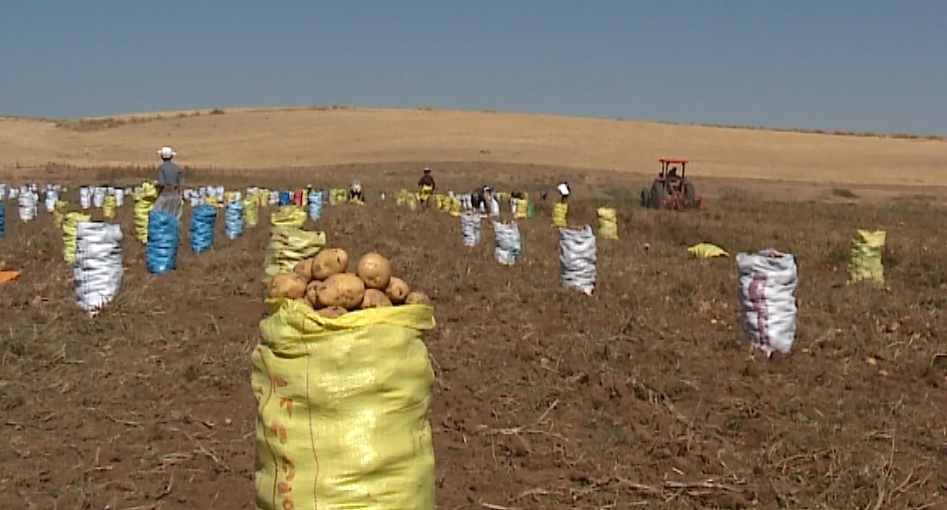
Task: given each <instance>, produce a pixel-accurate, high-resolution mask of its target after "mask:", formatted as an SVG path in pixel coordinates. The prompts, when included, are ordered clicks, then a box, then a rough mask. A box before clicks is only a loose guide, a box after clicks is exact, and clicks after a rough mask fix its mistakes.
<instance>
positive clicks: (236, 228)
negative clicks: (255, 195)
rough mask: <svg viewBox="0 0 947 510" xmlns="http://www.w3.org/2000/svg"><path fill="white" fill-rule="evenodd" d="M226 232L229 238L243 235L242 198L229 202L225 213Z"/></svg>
mask: <svg viewBox="0 0 947 510" xmlns="http://www.w3.org/2000/svg"><path fill="white" fill-rule="evenodd" d="M224 232H226V234H227V239H231V240H233V239H236V238H238V237H240V236H241V235H243V202H242V201H241V200H232V201H230V202H229V203H228V204H227V212H225V213H224Z"/></svg>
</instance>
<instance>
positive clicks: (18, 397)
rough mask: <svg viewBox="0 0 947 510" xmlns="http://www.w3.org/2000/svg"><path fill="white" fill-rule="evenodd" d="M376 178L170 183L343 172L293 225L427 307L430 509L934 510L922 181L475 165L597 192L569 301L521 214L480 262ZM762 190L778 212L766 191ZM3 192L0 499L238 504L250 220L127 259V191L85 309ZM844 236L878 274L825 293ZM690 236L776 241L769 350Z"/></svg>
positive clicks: (116, 176)
mask: <svg viewBox="0 0 947 510" xmlns="http://www.w3.org/2000/svg"><path fill="white" fill-rule="evenodd" d="M386 168H387V170H382V169H381V168H375V167H345V168H342V169H339V168H337V169H334V170H333V171H329V170H312V171H307V172H305V173H302V174H300V173H291V172H282V173H268V174H266V176H265V178H263V177H261V176H262V174H259V173H256V174H254V173H251V172H247V173H240V172H231V173H228V174H223V173H220V174H208V173H204V174H198V175H191V176H190V179H191V181H192V182H195V181H205V182H218V181H219V182H223V183H225V184H228V185H234V186H241V185H246V184H250V183H251V182H252V181H256V182H257V183H261V184H266V185H270V186H276V185H283V184H288V183H291V182H295V183H297V184H303V185H304V184H306V183H307V182H309V181H312V182H313V183H314V184H326V185H330V186H331V185H338V184H342V183H343V182H346V181H347V180H349V179H351V178H352V177H353V176H354V174H355V173H356V172H358V176H356V178H361V180H362V182H363V184H364V185H365V186H366V191H367V196H368V199H369V202H368V205H366V207H364V208H356V207H350V206H337V207H329V208H327V209H326V214H325V217H324V218H323V219H322V220H319V221H317V222H312V221H310V222H308V226H309V227H310V228H318V229H323V230H325V231H326V232H327V234H328V237H329V241H330V243H331V244H332V245H335V246H339V247H343V248H346V249H347V250H349V251H350V252H351V253H356V254H357V253H364V252H366V251H369V250H375V251H378V252H380V253H383V254H386V255H388V256H389V257H390V258H391V259H392V261H393V265H394V268H395V271H396V272H397V273H398V274H401V275H403V276H404V277H405V278H406V279H407V280H408V281H410V282H412V283H414V284H415V285H416V286H417V287H420V288H422V289H423V290H426V291H428V292H429V294H430V295H431V296H432V298H433V299H434V302H435V306H436V310H437V319H438V322H439V324H438V327H437V328H436V329H435V330H434V331H433V332H431V333H430V334H429V335H428V336H427V338H426V341H427V344H428V348H429V350H430V353H431V356H432V359H433V360H434V365H435V369H436V372H437V383H436V387H435V395H434V403H433V408H432V410H431V413H430V419H431V423H432V426H433V428H434V431H435V447H436V453H437V480H438V492H437V502H438V508H470V509H474V508H479V509H482V508H523V509H526V508H605V507H614V508H630V507H638V506H640V507H644V508H669V509H670V508H674V509H679V508H749V507H754V508H944V507H945V505H947V496H945V493H947V429H945V425H944V424H945V423H947V357H945V354H947V347H945V345H947V344H945V341H947V312H945V308H947V298H945V295H947V259H945V258H944V257H943V256H942V252H943V250H944V248H945V246H944V242H943V239H942V235H941V234H942V233H943V232H945V231H947V213H945V212H944V209H943V208H941V207H939V205H940V204H939V201H942V200H943V196H944V195H943V194H942V192H940V191H933V192H931V193H930V194H928V195H924V196H911V195H908V196H903V197H900V198H892V197H890V196H889V195H888V194H886V193H888V192H885V193H881V192H877V193H876V194H875V195H873V194H872V193H873V192H872V191H871V190H870V189H867V188H866V189H861V188H855V187H845V188H844V189H846V190H848V193H840V192H836V191H833V190H834V189H835V187H824V186H823V187H821V188H812V189H810V188H807V187H801V188H800V187H796V188H793V187H791V186H781V185H780V184H772V183H771V184H764V183H755V184H754V183H751V184H746V183H740V182H724V181H709V180H700V181H698V185H699V186H700V188H699V189H700V190H707V191H706V193H707V195H708V196H710V197H711V200H710V208H709V210H708V211H706V212H703V213H699V212H694V213H673V212H661V213H658V212H653V211H645V210H641V209H639V208H638V207H637V205H636V204H635V201H636V200H637V190H638V188H639V187H641V186H642V185H643V184H644V182H643V181H644V180H645V179H643V178H642V179H632V178H630V177H629V176H627V175H621V176H618V175H612V174H607V173H601V174H585V177H583V174H580V173H578V172H576V173H572V174H569V173H567V172H566V171H564V170H561V169H552V168H545V167H543V168H540V167H533V168H529V167H495V168H494V172H493V174H492V175H494V177H492V178H491V180H492V181H493V182H494V183H499V184H500V185H501V186H502V187H505V188H510V187H514V186H516V187H520V188H522V189H525V190H527V191H533V192H535V191H537V190H539V189H549V190H551V189H552V186H551V184H554V178H557V177H559V176H563V175H565V176H566V177H567V178H569V179H570V182H573V183H575V184H574V186H575V188H576V190H577V192H576V197H577V202H576V203H575V204H574V205H573V208H572V211H571V212H570V216H571V219H572V222H573V223H583V222H591V223H592V224H593V225H594V221H595V218H594V207H595V206H597V205H602V204H606V203H610V204H612V205H617V206H619V219H620V224H619V229H620V235H621V240H620V241H616V242H608V241H600V244H599V252H598V256H599V266H598V269H599V275H600V278H599V282H598V285H597V287H596V290H595V293H594V295H593V296H591V297H588V296H584V295H581V294H579V293H577V292H572V291H567V290H563V289H561V288H560V285H559V278H558V271H559V262H558V257H557V253H558V251H557V250H558V248H557V234H556V231H555V230H554V229H552V228H551V227H550V226H549V215H548V207H545V206H544V205H543V204H540V207H539V216H538V217H537V218H534V219H530V220H525V221H522V222H521V230H522V232H523V238H524V240H523V253H522V256H521V258H520V260H519V261H518V262H517V264H516V265H515V266H513V267H501V266H499V265H498V264H497V263H496V262H495V260H494V259H493V253H492V250H493V247H492V242H491V241H492V228H491V227H490V226H489V224H488V223H485V227H484V232H483V234H484V243H483V244H482V245H481V246H479V247H477V248H474V249H469V250H468V249H465V248H464V247H463V246H462V245H461V244H460V233H459V225H458V222H457V221H456V220H454V219H452V218H450V217H449V216H447V215H444V214H442V213H437V212H433V211H429V212H425V213H410V212H408V211H407V210H403V209H399V208H396V207H394V204H393V203H392V201H390V200H389V201H385V202H381V201H379V200H378V198H377V194H378V192H379V191H380V190H382V189H387V190H388V191H393V190H395V189H397V188H402V187H408V186H410V185H411V184H412V182H414V181H415V180H416V179H417V175H416V174H415V171H414V170H408V168H407V166H406V165H404V166H398V165H391V166H388V167H386ZM414 168H416V166H415V167H414ZM340 170H341V171H340ZM52 171H53V172H54V171H55V170H52ZM483 171H484V169H483V168H482V167H480V166H479V165H457V166H456V167H452V169H451V170H450V171H444V172H442V173H441V174H439V175H438V177H439V184H440V185H441V186H444V187H447V186H451V187H453V188H455V189H460V190H466V189H470V188H472V187H473V185H474V184H477V183H479V181H480V179H482V178H483V177H482V176H483V175H484V174H483ZM138 178H139V176H137V175H135V173H134V172H132V171H128V172H125V173H110V172H104V173H100V174H89V179H90V180H91V179H109V180H112V181H120V180H128V181H130V182H133V181H135V180H136V179H138ZM261 181H262V182H261ZM839 189H843V188H839ZM876 191H877V190H876ZM853 195H854V196H853ZM787 196H788V197H791V198H793V199H796V200H805V201H796V202H782V201H774V200H772V199H771V197H787ZM6 204H7V225H6V237H4V238H2V239H0V261H2V262H3V263H5V264H6V265H7V266H9V267H13V268H17V269H21V270H22V271H23V276H22V277H21V279H20V280H18V281H17V282H15V283H12V284H9V285H4V286H2V287H0V326H2V327H0V411H2V422H0V426H2V427H3V429H4V433H3V435H2V439H0V508H43V509H45V508H50V509H52V508H88V509H97V510H98V509H103V508H110V509H128V508H141V509H152V508H154V509H177V508H181V509H192V508H202V509H210V508H220V509H240V508H252V501H253V470H254V466H253V464H254V437H253V434H254V430H255V407H254V400H253V397H252V394H251V391H250V388H249V384H248V380H249V375H250V368H249V353H250V351H251V349H252V348H253V346H254V345H255V343H256V341H257V334H258V332H257V323H258V321H259V320H260V318H261V316H262V312H263V307H262V304H261V302H260V294H261V290H262V284H261V276H262V273H263V247H264V246H265V244H266V240H267V226H266V219H267V214H268V211H266V210H264V213H263V215H262V216H261V224H260V225H259V226H258V227H256V228H253V229H248V230H247V232H246V234H245V235H244V236H243V237H242V238H239V239H237V240H234V241H229V240H227V239H226V237H225V236H224V234H223V222H222V219H220V220H219V221H218V231H217V239H216V243H215V245H214V247H213V248H212V249H211V250H210V251H209V252H208V253H205V254H202V255H194V254H193V253H192V252H191V250H190V245H189V242H188V238H187V234H186V232H185V233H184V234H183V236H182V243H181V247H180V249H179V258H178V265H177V267H178V269H177V270H175V271H174V272H172V273H170V274H166V275H161V276H154V275H150V274H148V273H147V271H146V268H145V266H144V256H143V250H142V248H141V247H140V245H139V244H138V242H137V241H136V240H135V238H134V235H133V228H132V220H131V204H130V203H129V204H127V205H126V206H125V207H124V208H123V209H122V211H121V213H120V218H119V219H120V221H121V223H122V225H123V228H124V232H125V235H126V238H125V243H124V259H125V264H126V267H127V270H126V274H125V284H124V287H123V290H122V293H121V295H120V297H119V298H118V300H117V301H116V302H115V303H113V304H112V305H111V306H110V307H109V308H108V309H107V311H105V312H104V313H103V314H102V315H101V316H99V317H97V318H96V319H88V318H86V317H85V316H84V315H83V313H82V312H81V311H80V310H79V309H78V308H77V307H76V306H75V304H74V302H73V294H72V288H71V283H70V278H71V270H70V269H69V268H68V267H67V266H66V265H65V264H64V263H63V262H62V242H61V234H60V232H58V231H56V230H55V229H54V228H53V225H52V220H51V216H50V215H48V214H46V213H45V212H41V213H40V217H39V219H38V220H37V221H35V222H33V223H29V224H23V223H21V222H19V221H18V220H16V219H15V214H16V212H15V205H14V204H12V203H11V202H10V201H6ZM187 221H188V216H187V215H186V216H185V225H186V224H187ZM856 228H883V229H886V230H887V232H888V245H887V249H886V253H885V261H886V276H887V279H888V286H889V289H888V290H878V289H873V288H868V287H864V286H847V285H845V282H846V276H847V273H846V264H847V260H848V256H849V242H850V238H851V235H852V233H853V231H854V229H856ZM185 230H186V229H185ZM702 241H707V242H713V243H717V244H719V245H721V246H723V247H724V248H726V249H728V250H729V251H730V252H731V254H735V253H737V252H738V251H754V250H757V249H762V248H767V247H775V248H778V249H782V250H785V251H789V252H791V253H793V254H794V255H795V256H796V260H797V263H798V265H799V278H800V280H799V288H798V290H797V292H796V296H797V299H798V303H799V315H798V334H797V338H796V342H795V346H794V352H793V353H792V354H791V355H788V356H778V355H777V356H774V357H773V358H772V359H766V358H765V357H764V356H762V355H761V354H760V353H759V352H756V351H755V350H753V349H751V348H750V347H749V346H748V340H747V337H746V335H745V334H744V333H743V332H742V331H741V330H740V326H739V322H738V310H739V305H738V302H737V299H736V292H737V274H736V268H735V263H734V261H733V259H732V258H730V259H716V260H708V261H698V260H693V259H691V258H689V257H688V256H687V253H686V251H685V249H686V247H687V246H689V245H691V244H694V243H697V242H702ZM646 247H647V249H646ZM925 505H926V506H925Z"/></svg>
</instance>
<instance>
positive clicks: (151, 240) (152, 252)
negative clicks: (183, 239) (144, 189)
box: [145, 209, 180, 274]
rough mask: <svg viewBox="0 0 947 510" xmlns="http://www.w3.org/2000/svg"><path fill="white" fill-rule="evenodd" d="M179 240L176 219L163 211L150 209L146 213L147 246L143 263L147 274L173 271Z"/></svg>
mask: <svg viewBox="0 0 947 510" xmlns="http://www.w3.org/2000/svg"><path fill="white" fill-rule="evenodd" d="M179 240H180V232H179V231H178V219H177V218H176V217H174V216H171V215H170V214H168V213H166V212H164V211H159V210H156V209H152V210H151V212H149V213H148V244H147V245H145V262H146V265H147V266H148V271H149V272H151V273H153V274H163V273H166V272H168V271H170V270H172V269H174V266H175V264H176V263H177V258H178V241H179Z"/></svg>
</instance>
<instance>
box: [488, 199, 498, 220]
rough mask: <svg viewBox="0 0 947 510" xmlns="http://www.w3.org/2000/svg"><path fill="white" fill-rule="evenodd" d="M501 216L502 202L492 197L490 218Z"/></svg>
mask: <svg viewBox="0 0 947 510" xmlns="http://www.w3.org/2000/svg"><path fill="white" fill-rule="evenodd" d="M499 215H500V202H497V199H495V198H493V197H490V216H499Z"/></svg>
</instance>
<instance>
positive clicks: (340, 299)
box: [316, 273, 365, 310]
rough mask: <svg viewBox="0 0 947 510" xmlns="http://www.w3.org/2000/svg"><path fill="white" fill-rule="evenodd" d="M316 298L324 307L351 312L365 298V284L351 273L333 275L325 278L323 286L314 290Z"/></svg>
mask: <svg viewBox="0 0 947 510" xmlns="http://www.w3.org/2000/svg"><path fill="white" fill-rule="evenodd" d="M316 298H317V299H318V300H319V303H321V304H323V305H325V306H341V307H342V308H345V309H346V310H353V309H355V308H358V306H359V305H361V304H362V299H364V298H365V283H364V282H362V280H361V278H359V277H358V276H355V275H354V274H351V273H342V274H334V275H332V276H330V277H328V278H326V281H325V285H323V286H322V287H319V288H317V289H316Z"/></svg>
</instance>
